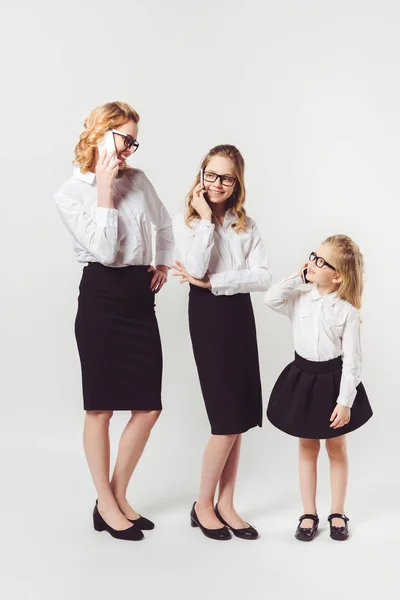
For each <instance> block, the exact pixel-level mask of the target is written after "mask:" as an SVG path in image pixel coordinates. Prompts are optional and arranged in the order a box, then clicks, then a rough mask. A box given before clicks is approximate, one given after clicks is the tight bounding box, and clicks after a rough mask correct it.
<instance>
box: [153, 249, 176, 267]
mask: <svg viewBox="0 0 400 600" xmlns="http://www.w3.org/2000/svg"><path fill="white" fill-rule="evenodd" d="M172 263H173V258H172V252H170V251H169V250H158V252H156V263H155V264H156V265H165V266H166V267H169V268H171V266H172Z"/></svg>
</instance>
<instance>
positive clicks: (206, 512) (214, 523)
mask: <svg viewBox="0 0 400 600" xmlns="http://www.w3.org/2000/svg"><path fill="white" fill-rule="evenodd" d="M195 511H196V515H197V518H198V520H199V521H200V523H201V524H202V525H203V527H205V528H206V529H221V527H223V526H224V524H223V523H221V521H220V520H219V519H218V517H217V515H216V514H215V510H214V506H213V505H212V504H201V503H200V502H196V503H195Z"/></svg>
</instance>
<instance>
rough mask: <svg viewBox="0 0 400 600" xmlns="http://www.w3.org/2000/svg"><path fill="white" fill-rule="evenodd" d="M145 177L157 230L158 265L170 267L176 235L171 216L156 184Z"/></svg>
mask: <svg viewBox="0 0 400 600" xmlns="http://www.w3.org/2000/svg"><path fill="white" fill-rule="evenodd" d="M144 177H145V184H146V187H145V190H146V201H147V202H148V207H149V212H150V217H151V221H152V223H153V225H154V227H155V230H156V261H155V264H156V265H166V266H168V267H170V266H171V265H172V261H173V249H174V236H173V233H172V222H171V217H170V216H169V214H168V211H167V209H166V208H165V206H164V204H163V203H162V202H161V200H160V198H159V197H158V195H157V192H156V190H155V189H154V186H153V185H152V184H151V183H150V181H149V180H148V179H147V177H146V175H144Z"/></svg>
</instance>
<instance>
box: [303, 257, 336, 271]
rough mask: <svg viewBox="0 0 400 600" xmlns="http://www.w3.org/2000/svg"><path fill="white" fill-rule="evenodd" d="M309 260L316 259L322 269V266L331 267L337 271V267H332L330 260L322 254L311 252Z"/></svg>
mask: <svg viewBox="0 0 400 600" xmlns="http://www.w3.org/2000/svg"><path fill="white" fill-rule="evenodd" d="M308 260H311V262H314V261H315V264H316V265H317V267H319V268H320V269H322V267H329V268H330V269H332V270H333V271H336V268H335V267H332V265H330V264H329V263H328V262H326V260H325V259H324V258H322V256H317V255H316V254H315V252H311V254H310V256H309V258H308Z"/></svg>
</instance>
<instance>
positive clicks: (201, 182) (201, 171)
mask: <svg viewBox="0 0 400 600" xmlns="http://www.w3.org/2000/svg"><path fill="white" fill-rule="evenodd" d="M200 185H201V186H202V187H204V169H200Z"/></svg>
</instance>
